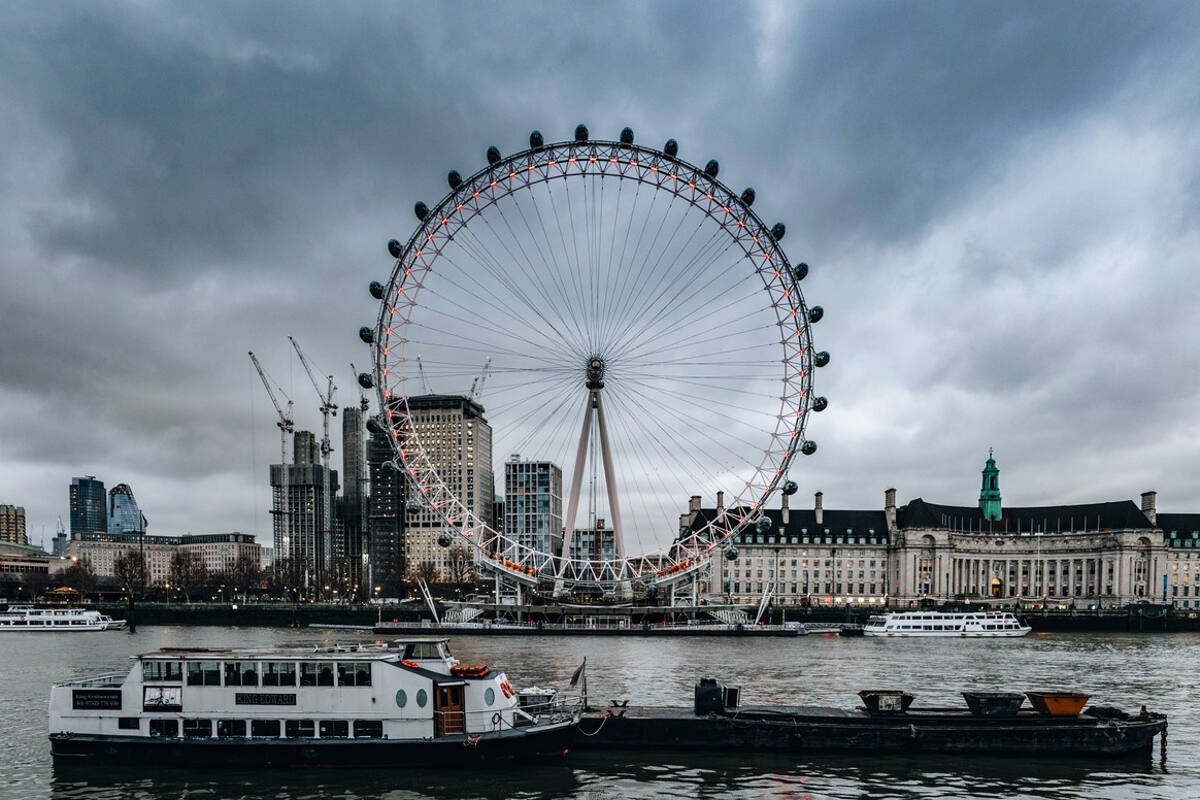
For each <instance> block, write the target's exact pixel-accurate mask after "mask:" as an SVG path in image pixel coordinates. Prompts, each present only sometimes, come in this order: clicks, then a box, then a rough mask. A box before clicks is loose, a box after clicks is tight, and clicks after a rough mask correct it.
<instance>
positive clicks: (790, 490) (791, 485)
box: [781, 481, 800, 496]
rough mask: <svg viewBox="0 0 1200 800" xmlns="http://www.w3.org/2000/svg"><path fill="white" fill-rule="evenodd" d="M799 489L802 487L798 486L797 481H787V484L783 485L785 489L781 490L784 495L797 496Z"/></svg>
mask: <svg viewBox="0 0 1200 800" xmlns="http://www.w3.org/2000/svg"><path fill="white" fill-rule="evenodd" d="M799 488H800V487H799V486H797V485H796V482H795V481H787V482H786V483H784V484H783V489H781V491H782V492H783V493H784V494H786V495H789V496H791V495H793V494H795V493H796V491H797V490H798V489H799Z"/></svg>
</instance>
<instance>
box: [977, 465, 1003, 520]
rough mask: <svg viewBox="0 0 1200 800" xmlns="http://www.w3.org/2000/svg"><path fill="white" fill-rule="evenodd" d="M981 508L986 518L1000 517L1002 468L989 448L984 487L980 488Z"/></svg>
mask: <svg viewBox="0 0 1200 800" xmlns="http://www.w3.org/2000/svg"><path fill="white" fill-rule="evenodd" d="M979 510H980V511H982V512H983V518H984V519H990V520H992V521H993V522H997V521H999V519H1000V468H999V467H997V466H996V459H994V458H992V448H990V447H989V448H988V460H987V465H986V466H985V467H984V468H983V487H982V488H981V489H980V490H979Z"/></svg>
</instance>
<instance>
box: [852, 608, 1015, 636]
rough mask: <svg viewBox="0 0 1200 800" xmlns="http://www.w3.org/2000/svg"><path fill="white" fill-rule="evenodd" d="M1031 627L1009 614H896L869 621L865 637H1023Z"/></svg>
mask: <svg viewBox="0 0 1200 800" xmlns="http://www.w3.org/2000/svg"><path fill="white" fill-rule="evenodd" d="M1031 630H1032V628H1030V626H1028V625H1022V624H1021V621H1020V620H1019V619H1017V618H1016V617H1015V616H1013V615H1012V614H1010V613H1009V612H1007V611H974V612H961V613H953V612H952V613H946V612H941V611H896V612H892V613H891V614H877V615H874V616H872V617H870V618H869V619H868V620H867V624H866V626H864V628H863V635H864V636H958V637H967V638H976V639H979V638H1010V637H1013V636H1024V635H1025V634H1027V633H1029V631H1031Z"/></svg>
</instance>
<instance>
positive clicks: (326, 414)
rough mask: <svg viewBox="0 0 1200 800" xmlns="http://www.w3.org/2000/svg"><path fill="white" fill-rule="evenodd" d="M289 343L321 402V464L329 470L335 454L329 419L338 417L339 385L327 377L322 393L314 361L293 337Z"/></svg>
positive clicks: (329, 376)
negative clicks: (334, 396) (336, 395)
mask: <svg viewBox="0 0 1200 800" xmlns="http://www.w3.org/2000/svg"><path fill="white" fill-rule="evenodd" d="M288 341H289V342H291V343H292V347H294V348H296V355H298V356H300V363H301V364H303V365H304V371H305V372H307V373H308V379H309V380H310V381H312V385H313V388H314V389H316V390H317V397H318V398H320V400H321V409H320V410H321V421H322V430H321V463H322V465H323V466H324V467H325V469H326V470H328V469H329V456H330V454H331V453H332V452H333V445H332V444H331V443H330V441H329V418H330V417H336V416H337V409H338V407H337V404H336V403H334V402H333V393H334V392H336V391H337V385H336V384H335V383H334V382H333V376H332V375H326V376H325V378H326V384H325V390H324V392H322V391H321V385H320V384H319V383H317V370H316V369H315V368H314V367H313V364H312V361H311V360H310V359H309V357H308V355H307V354H305V352H304V351H303V350H301V349H300V343H299V342H297V341H296V340H295V339H294V338H293V337H291V336H289V337H288Z"/></svg>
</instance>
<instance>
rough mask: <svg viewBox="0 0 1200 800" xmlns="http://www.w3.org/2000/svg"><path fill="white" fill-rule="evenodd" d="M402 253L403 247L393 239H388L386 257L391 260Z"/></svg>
mask: <svg viewBox="0 0 1200 800" xmlns="http://www.w3.org/2000/svg"><path fill="white" fill-rule="evenodd" d="M403 252H404V245H402V244H400V242H398V241H397V240H395V239H388V255H390V256H391V257H392V258H399V257H400V254H401V253H403Z"/></svg>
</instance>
